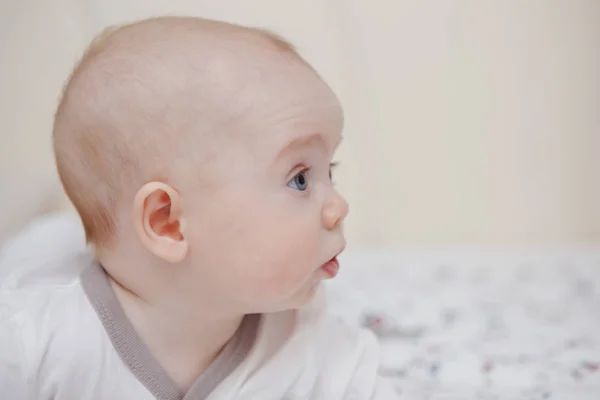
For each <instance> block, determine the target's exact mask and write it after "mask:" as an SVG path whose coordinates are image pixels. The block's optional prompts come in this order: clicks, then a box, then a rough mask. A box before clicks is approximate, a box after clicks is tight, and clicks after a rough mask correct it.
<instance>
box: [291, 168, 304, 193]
mask: <svg viewBox="0 0 600 400" xmlns="http://www.w3.org/2000/svg"><path fill="white" fill-rule="evenodd" d="M307 175H308V171H302V172H300V173H298V174H297V175H296V176H294V177H293V178H292V180H291V181H289V182H288V186H289V187H291V188H292V189H294V190H299V191H301V192H303V191H305V190H306V189H307V187H308V176H307Z"/></svg>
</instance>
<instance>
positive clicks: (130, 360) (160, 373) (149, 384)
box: [81, 263, 260, 400]
mask: <svg viewBox="0 0 600 400" xmlns="http://www.w3.org/2000/svg"><path fill="white" fill-rule="evenodd" d="M81 283H82V285H83V289H84V291H85V293H86V295H87V297H88V299H89V301H90V303H91V305H92V307H93V308H94V309H95V310H96V313H97V314H98V317H99V318H100V321H101V322H102V325H103V326H104V329H105V330H106V333H107V334H108V336H109V338H110V340H111V342H112V344H113V346H114V348H115V350H116V351H117V353H118V354H119V357H120V358H121V360H123V362H124V363H125V364H126V365H127V367H128V368H129V370H130V371H131V372H132V373H133V375H135V377H136V378H137V379H138V380H139V381H140V382H141V383H142V384H143V385H144V386H145V387H146V388H147V389H148V390H149V391H150V392H151V393H152V394H153V395H154V397H155V398H156V399H157V400H201V399H206V398H207V397H208V396H209V395H210V394H211V393H212V392H213V391H214V390H215V389H216V388H217V386H219V384H220V383H221V382H222V381H223V380H224V379H225V378H226V377H227V376H229V375H230V374H231V373H232V372H233V371H234V370H235V369H236V368H237V366H238V365H239V364H240V363H241V362H242V361H243V360H244V359H245V358H246V356H247V355H248V353H249V352H250V350H251V349H252V346H253V345H254V341H255V339H256V335H257V331H258V325H259V322H260V315H258V314H251V315H248V316H246V318H244V320H243V322H242V324H241V325H240V328H239V329H238V331H237V332H236V334H235V335H234V337H233V338H232V339H231V340H230V341H229V343H228V344H227V345H226V346H225V348H224V349H223V350H222V351H221V353H220V354H219V356H218V357H217V358H216V359H215V361H214V362H213V363H212V364H211V365H210V366H209V367H208V368H207V369H206V371H204V372H203V373H202V374H201V375H200V376H199V377H198V378H197V379H196V381H195V382H194V384H193V385H192V386H191V388H190V390H189V391H188V392H187V393H185V394H183V393H181V391H180V390H179V388H178V387H177V385H176V384H175V382H173V380H172V379H171V378H170V377H169V376H168V374H167V373H166V372H165V370H164V369H163V368H162V367H161V366H160V364H159V363H158V361H156V359H155V358H154V357H153V356H152V354H151V353H150V350H148V348H147V347H146V345H145V344H144V343H143V342H142V340H141V339H140V337H139V336H138V335H137V333H136V332H135V329H134V328H133V325H131V323H130V322H129V320H128V319H127V317H126V315H125V312H124V311H123V308H122V307H121V304H120V303H119V301H118V300H117V298H116V296H115V294H114V292H113V290H112V288H111V286H110V282H109V280H108V276H107V274H106V272H105V271H104V268H102V266H101V265H100V264H98V263H94V264H92V265H91V266H90V267H89V268H86V269H85V270H84V271H83V272H82V273H81Z"/></svg>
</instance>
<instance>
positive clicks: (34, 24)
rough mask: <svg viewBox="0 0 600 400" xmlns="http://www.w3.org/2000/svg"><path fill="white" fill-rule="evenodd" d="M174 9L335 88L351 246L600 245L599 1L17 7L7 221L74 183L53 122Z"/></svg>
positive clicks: (96, 1)
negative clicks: (87, 73) (138, 29)
mask: <svg viewBox="0 0 600 400" xmlns="http://www.w3.org/2000/svg"><path fill="white" fill-rule="evenodd" d="M165 13H168V14H195V15H201V16H205V17H212V18H219V19H225V20H229V21H232V22H239V23H244V24H250V25H257V26H261V27H265V28H270V29H273V30H275V31H277V32H279V33H281V34H283V36H285V37H287V38H288V39H290V40H291V41H292V42H294V43H295V44H296V45H297V47H298V48H299V49H300V51H301V53H302V54H303V55H304V56H305V57H306V58H307V59H308V60H309V61H310V62H312V63H313V64H314V65H315V67H316V68H317V70H319V71H320V72H321V74H322V75H323V76H324V77H325V79H326V80H327V81H328V82H329V83H330V84H331V85H332V87H333V88H334V89H335V90H336V92H337V93H338V94H339V96H340V98H341V99H342V102H343V103H344V105H345V109H346V118H347V128H346V131H345V139H344V144H343V147H342V149H341V151H340V153H339V157H338V158H339V160H340V161H341V163H342V167H341V168H340V170H339V173H338V175H337V181H338V184H339V187H340V189H341V190H342V191H343V192H344V193H345V194H346V195H347V197H348V200H349V201H350V203H351V218H349V220H348V224H347V230H348V235H349V239H350V241H351V243H354V244H361V245H374V244H376V245H402V246H405V245H431V244H457V243H459V244H490V243H501V244H507V243H517V244H537V243H556V242H581V241H586V242H590V241H597V242H600V157H599V153H600V22H599V21H600V2H598V1H595V0H569V1H567V0H526V1H524V0H505V1H491V0H490V1H481V0H454V1H447V2H441V1H434V0H426V1H425V0H410V1H409V0H401V1H395V0H327V1H323V0H303V1H291V0H289V1H282V0H253V1H247V0H246V1H244V0H221V1H208V0H206V1H199V0H187V1H185V0H174V1H168V0H160V1H159V0H152V1H151V0H104V1H101V0H87V1H84V0H53V1H43V0H20V1H16V0H0V88H1V90H0V122H1V124H2V126H1V128H0V157H1V161H0V179H4V185H3V186H2V187H1V189H0V190H1V191H2V193H0V194H1V197H0V202H2V201H3V202H4V204H0V205H2V206H3V207H2V209H3V210H4V213H5V216H3V217H2V218H3V220H4V221H9V222H10V223H11V224H16V223H17V222H19V220H18V218H17V219H15V218H16V217H15V216H18V215H19V213H18V212H17V211H18V210H17V209H16V208H18V207H22V206H23V205H24V204H26V203H27V201H31V200H32V199H41V198H42V197H41V196H37V197H36V196H35V195H32V194H31V193H32V190H33V189H35V188H37V187H42V186H38V185H42V184H41V183H40V182H51V184H55V183H56V181H55V180H53V179H54V178H55V177H54V170H53V163H52V154H51V151H50V142H49V138H50V127H51V123H52V114H53V111H54V107H55V105H56V99H57V97H58V94H59V92H60V88H61V85H62V83H63V81H64V79H65V78H66V76H67V74H68V72H69V70H70V68H71V67H72V65H73V64H74V63H75V61H76V59H77V57H78V56H79V54H80V53H81V51H82V50H83V48H84V47H85V45H86V44H87V43H88V42H89V40H90V39H91V38H92V37H93V35H94V34H96V33H97V32H98V31H99V30H101V29H102V28H103V27H105V26H106V25H109V24H114V23H121V22H127V21H131V20H134V19H138V18H143V17H147V16H150V15H157V14H165ZM17 172H19V173H20V172H24V173H26V174H27V178H23V179H19V180H16V179H14V174H15V173H17ZM3 177H4V178H3ZM6 182H9V183H6ZM25 189H28V191H27V190H25ZM56 190H58V189H56ZM15 194H17V195H18V196H21V197H22V198H23V201H22V202H21V201H16V202H15V201H12V202H11V203H8V201H7V200H6V199H7V198H9V197H10V196H12V198H13V199H14V198H15ZM9 195H10V196H9ZM17 199H19V197H17ZM11 207H12V208H11ZM15 207H16V208H15ZM11 218H12V219H11Z"/></svg>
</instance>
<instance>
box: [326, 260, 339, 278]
mask: <svg viewBox="0 0 600 400" xmlns="http://www.w3.org/2000/svg"><path fill="white" fill-rule="evenodd" d="M321 269H322V270H323V272H325V275H327V278H328V279H333V278H335V277H336V275H337V274H338V271H339V269H340V263H339V262H338V259H337V256H336V257H333V258H332V259H331V260H329V261H327V262H326V263H325V264H323V266H321Z"/></svg>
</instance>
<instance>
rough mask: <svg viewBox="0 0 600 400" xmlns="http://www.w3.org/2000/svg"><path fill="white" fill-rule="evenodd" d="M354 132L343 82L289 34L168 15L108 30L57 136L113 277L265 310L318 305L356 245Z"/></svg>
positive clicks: (83, 70)
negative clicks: (338, 182) (341, 172)
mask: <svg viewBox="0 0 600 400" xmlns="http://www.w3.org/2000/svg"><path fill="white" fill-rule="evenodd" d="M341 130H342V111H341V108H340V105H339V102H338V100H337V98H336V96H335V95H334V94H333V93H332V91H331V90H330V89H329V87H328V86H327V85H326V84H325V83H324V82H323V81H322V80H321V79H320V78H319V76H318V75H317V74H316V73H315V72H314V70H313V69H312V68H310V66H308V65H307V64H306V63H305V62H304V61H303V60H302V59H301V57H300V56H299V55H298V54H297V53H296V52H295V51H294V49H293V47H292V46H291V45H289V44H288V43H287V42H285V41H284V40H282V39H281V38H279V37H277V36H275V35H272V34H269V33H267V32H265V31H262V30H259V29H251V28H245V27H240V26H235V25H230V24H226V23H222V22H215V21H208V20H202V19H197V18H174V17H169V18H166V17H165V18H155V19H151V20H146V21H141V22H138V23H135V24H131V25H126V26H122V27H119V28H115V29H112V30H109V31H107V32H105V33H103V34H102V35H101V36H100V37H99V38H97V39H96V40H95V41H94V43H92V45H91V46H90V48H89V50H88V51H87V53H86V54H85V56H84V57H83V59H82V61H81V62H80V64H79V65H78V66H77V68H76V69H75V70H74V72H73V74H72V76H71V78H70V80H69V82H68V83H67V85H66V87H65V91H64V95H63V98H62V100H61V102H60V105H59V107H58V111H57V113H56V119H55V126H54V135H53V137H54V148H55V153H56V159H57V166H58V170H59V174H60V176H61V179H62V181H63V184H64V187H65V190H66V191H67V193H68V195H69V197H70V199H71V201H72V202H73V204H74V205H75V207H76V208H77V210H78V212H79V214H80V216H81V218H82V220H83V223H84V226H85V229H86V234H87V237H88V240H89V241H90V242H92V243H93V244H94V246H95V248H96V250H97V254H98V257H99V259H100V261H101V262H103V264H104V266H105V268H106V269H107V271H108V272H109V274H110V275H111V276H112V277H113V279H115V280H116V281H117V282H119V283H120V284H121V285H123V286H125V287H126V288H128V289H130V290H132V291H135V292H136V293H138V294H140V296H142V297H143V296H150V297H151V296H159V295H160V296H163V297H165V298H169V299H173V300H172V302H173V305H174V306H177V305H178V304H179V303H190V302H191V304H199V302H206V301H214V306H215V307H217V308H218V309H219V311H223V312H244V313H254V312H268V311H276V310H281V309H287V308H295V307H299V306H301V305H302V304H304V303H305V302H306V301H307V300H309V299H310V298H311V296H312V294H313V292H314V290H315V287H316V286H317V284H318V282H320V281H321V280H322V279H324V278H327V272H326V271H325V270H324V269H322V268H321V266H322V265H323V264H325V263H327V262H328V261H329V260H331V259H332V258H333V257H335V256H336V255H337V254H338V253H339V252H341V251H342V250H343V248H344V244H345V243H344V238H343V234H342V230H341V225H342V221H343V219H344V217H345V216H346V214H347V211H348V206H347V204H346V202H345V200H344V199H343V198H342V197H341V196H340V195H339V194H338V193H337V192H336V190H335V189H334V188H333V186H332V183H331V180H330V163H331V160H332V156H333V153H334V151H335V149H336V147H337V145H338V144H339V141H340V139H341ZM168 301H170V300H168ZM178 302H179V303H178Z"/></svg>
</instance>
